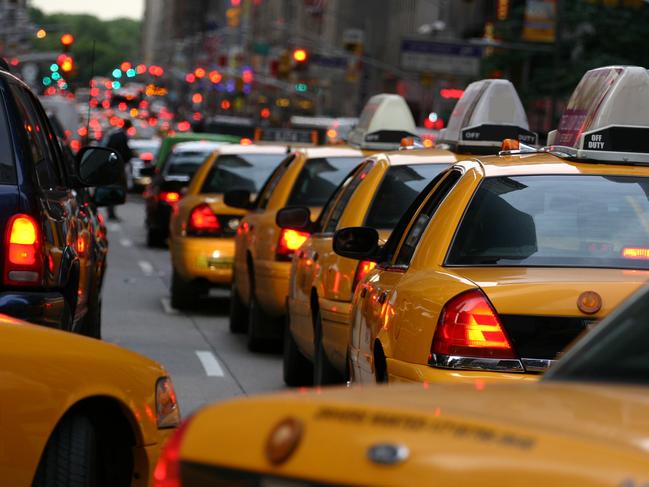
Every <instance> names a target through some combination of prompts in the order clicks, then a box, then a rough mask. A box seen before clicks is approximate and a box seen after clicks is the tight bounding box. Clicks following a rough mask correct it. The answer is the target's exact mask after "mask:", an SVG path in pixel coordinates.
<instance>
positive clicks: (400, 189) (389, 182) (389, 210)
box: [365, 164, 448, 230]
mask: <svg viewBox="0 0 649 487" xmlns="http://www.w3.org/2000/svg"><path fill="white" fill-rule="evenodd" d="M447 167H448V166H447V165H445V164H417V165H416V166H392V167H390V169H388V172H387V173H386V175H385V177H384V178H383V181H382V182H381V185H380V186H379V189H378V190H377V192H376V196H374V201H373V202H372V206H370V209H369V211H368V213H367V217H366V218H365V225H367V226H368V227H372V228H378V229H383V230H391V229H393V228H394V227H395V226H396V224H397V223H398V221H399V219H400V218H401V217H402V216H403V214H404V213H405V211H406V210H407V209H408V207H409V206H410V204H411V203H412V202H413V201H414V199H415V197H416V196H417V195H418V194H419V193H420V192H421V190H423V189H424V188H425V187H426V185H427V184H428V183H429V182H430V181H431V180H432V179H433V178H434V177H435V176H437V175H438V174H439V173H441V172H442V171H443V170H444V169H446V168H447Z"/></svg>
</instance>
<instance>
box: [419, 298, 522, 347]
mask: <svg viewBox="0 0 649 487" xmlns="http://www.w3.org/2000/svg"><path fill="white" fill-rule="evenodd" d="M431 353H432V354H439V355H446V356H460V357H478V358H494V359H516V358H517V357H516V354H515V353H514V349H513V347H512V345H511V342H510V341H509V338H507V334H506V333H505V330H504V328H503V326H502V324H501V323H500V319H499V318H498V314H497V313H496V310H495V309H494V308H493V306H492V305H491V303H490V302H489V300H488V299H487V297H486V296H485V295H484V294H483V293H482V292H481V291H478V290H472V291H467V292H464V293H462V294H459V295H458V296H455V297H454V298H453V299H451V300H450V301H449V302H448V303H446V305H445V306H444V309H443V310H442V313H441V315H440V318H439V322H438V324H437V328H436V329H435V336H434V338H433V343H432V345H431Z"/></svg>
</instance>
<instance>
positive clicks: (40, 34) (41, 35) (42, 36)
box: [36, 27, 47, 39]
mask: <svg viewBox="0 0 649 487" xmlns="http://www.w3.org/2000/svg"><path fill="white" fill-rule="evenodd" d="M36 37H37V38H39V39H45V37H47V31H46V30H45V29H43V28H42V27H41V28H40V29H38V30H37V31H36Z"/></svg>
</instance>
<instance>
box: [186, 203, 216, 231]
mask: <svg viewBox="0 0 649 487" xmlns="http://www.w3.org/2000/svg"><path fill="white" fill-rule="evenodd" d="M220 232H221V223H220V222H219V219H218V217H217V216H216V215H215V214H214V212H213V211H212V208H210V207H209V205H207V204H205V203H202V204H200V205H198V206H197V207H196V208H194V209H193V210H192V212H191V213H190V214H189V221H188V222H187V233H188V234H191V235H216V234H218V233H220Z"/></svg>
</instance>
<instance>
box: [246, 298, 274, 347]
mask: <svg viewBox="0 0 649 487" xmlns="http://www.w3.org/2000/svg"><path fill="white" fill-rule="evenodd" d="M253 289H254V288H253ZM253 289H251V291H252V292H251V293H250V304H249V305H248V350H250V351H251V352H260V351H262V350H263V349H264V348H265V347H264V346H265V344H266V343H265V340H264V338H263V336H262V330H263V326H264V323H266V322H269V321H270V317H268V316H267V315H266V313H264V312H263V310H262V309H261V307H260V306H259V303H258V302H257V298H256V297H255V293H254V290H253Z"/></svg>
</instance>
